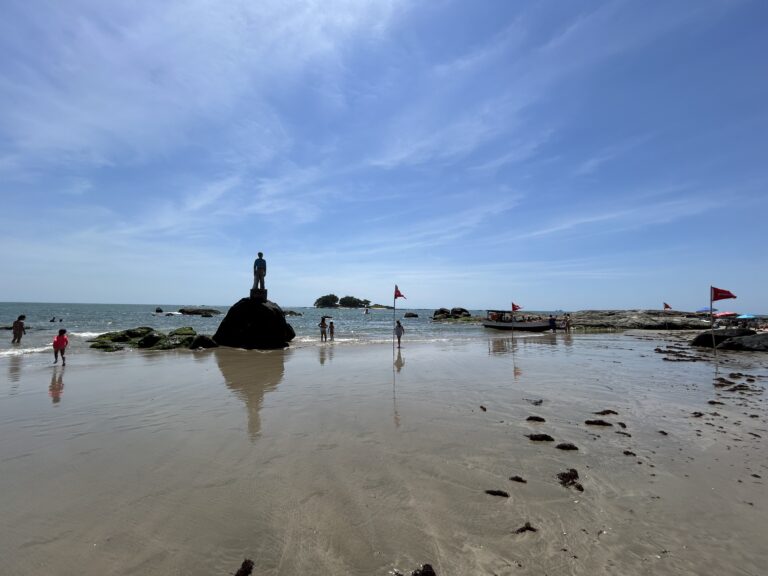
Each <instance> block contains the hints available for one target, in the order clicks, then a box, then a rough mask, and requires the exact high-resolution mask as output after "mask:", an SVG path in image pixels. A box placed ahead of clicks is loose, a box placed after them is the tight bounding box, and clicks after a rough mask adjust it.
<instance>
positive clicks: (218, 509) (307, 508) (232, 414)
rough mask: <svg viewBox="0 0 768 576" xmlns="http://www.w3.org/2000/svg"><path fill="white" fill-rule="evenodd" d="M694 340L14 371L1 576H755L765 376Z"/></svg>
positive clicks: (82, 364)
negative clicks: (246, 575) (421, 574)
mask: <svg viewBox="0 0 768 576" xmlns="http://www.w3.org/2000/svg"><path fill="white" fill-rule="evenodd" d="M684 341H685V340H684V338H683V337H682V336H675V335H660V334H648V333H624V334H592V335H576V336H567V335H563V334H558V335H539V336H531V337H523V338H519V337H515V338H512V337H489V338H488V339H487V340H475V341H455V342H453V341H446V342H438V343H414V344H409V343H408V342H407V339H406V341H405V342H404V347H403V349H402V350H401V351H400V354H399V356H398V355H396V354H394V353H393V350H392V348H391V346H388V345H381V344H373V345H348V346H345V345H334V344H328V345H324V346H309V345H307V346H304V347H294V348H290V349H288V350H285V351H277V352H256V351H250V352H248V351H242V350H234V349H217V350H212V351H205V352H194V353H193V352H186V351H183V352H166V353H141V352H135V351H134V352H126V353H117V354H113V355H109V354H99V353H93V352H83V353H80V354H73V355H72V356H71V357H70V356H68V365H67V366H66V368H62V367H60V366H57V367H54V366H51V365H50V364H48V362H49V361H50V360H51V359H50V358H48V357H47V355H46V357H45V358H43V357H42V355H40V357H36V356H28V357H23V358H16V357H12V358H3V359H2V361H1V362H0V373H2V374H4V375H5V376H6V378H5V382H6V383H5V384H4V386H3V388H2V389H1V390H0V470H1V472H0V533H2V538H0V573H2V574H13V575H39V574H57V575H97V574H98V575H103V574H120V575H127V574H141V575H155V574H157V575H160V574H162V575H166V574H200V575H226V574H232V573H233V572H235V570H237V568H238V567H239V566H240V563H241V562H242V560H243V559H244V558H251V559H252V560H253V561H254V574H260V575H262V574H284V575H298V574H361V575H362V574H380V575H385V574H391V573H393V571H395V570H398V571H400V572H402V573H406V574H407V573H410V571H412V570H413V569H415V568H417V567H418V566H419V565H421V564H423V563H429V564H431V565H432V566H433V567H434V568H435V570H436V572H437V574H439V575H441V576H446V575H467V574H489V575H490V574H531V575H532V574H584V575H587V574H624V575H634V574H655V575H658V574H704V573H708V574H738V575H755V576H756V575H758V574H763V573H764V571H765V567H766V566H768V547H766V546H765V534H766V532H768V498H767V497H766V485H765V479H766V476H767V475H768V451H766V449H765V441H766V437H768V422H767V421H766V418H767V417H768V414H767V413H766V404H765V399H764V397H765V394H764V389H765V386H766V384H767V383H768V357H767V356H766V355H760V354H749V353H743V354H735V353H731V354H720V355H719V361H718V363H717V364H715V363H714V362H713V359H712V357H711V355H710V354H709V353H708V352H706V351H704V352H700V351H693V350H691V349H690V348H688V347H687V346H685V345H684V344H683V342H684ZM531 417H535V418H532V419H529V418H531ZM587 421H591V422H592V423H591V424H587V423H586V422H587ZM546 437H550V438H551V439H552V440H546V439H541V440H540V439H539V438H546ZM566 444H570V445H571V446H563V445H566ZM558 445H560V448H558ZM574 447H575V448H576V449H573V448H574ZM564 448H571V449H564ZM571 471H575V473H576V475H575V476H573V474H572V473H571ZM569 474H570V475H569ZM558 475H561V476H560V477H558ZM512 478H514V479H512ZM526 526H527V529H524V530H521V529H523V528H526Z"/></svg>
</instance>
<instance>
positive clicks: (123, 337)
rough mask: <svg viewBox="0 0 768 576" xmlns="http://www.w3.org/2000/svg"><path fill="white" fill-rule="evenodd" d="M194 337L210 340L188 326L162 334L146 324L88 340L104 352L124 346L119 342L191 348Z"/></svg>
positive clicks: (152, 347) (150, 347)
mask: <svg viewBox="0 0 768 576" xmlns="http://www.w3.org/2000/svg"><path fill="white" fill-rule="evenodd" d="M196 338H208V339H209V340H210V337H208V336H198V335H197V333H196V332H195V330H194V329H193V328H191V327H189V326H187V327H184V328H177V329H176V330H172V331H171V332H170V333H168V334H163V333H162V332H158V331H157V330H155V329H153V328H150V327H148V326H140V327H138V328H130V329H128V330H122V331H120V332H107V333H106V334H102V335H100V336H97V337H96V338H95V339H93V340H89V342H91V348H94V349H96V350H102V351H104V352H117V351H118V350H122V349H123V348H124V347H125V346H121V345H120V344H125V345H126V346H130V347H132V348H141V349H143V350H175V349H177V348H191V347H192V343H193V342H194V340H195V339H196ZM199 347H203V346H202V345H201V346H199ZM208 347H210V346H208Z"/></svg>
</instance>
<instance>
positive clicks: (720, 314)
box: [715, 312, 739, 318]
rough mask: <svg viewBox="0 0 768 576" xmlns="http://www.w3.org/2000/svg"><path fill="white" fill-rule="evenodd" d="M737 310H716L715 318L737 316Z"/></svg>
mask: <svg viewBox="0 0 768 576" xmlns="http://www.w3.org/2000/svg"><path fill="white" fill-rule="evenodd" d="M738 315H739V313H738V312H718V313H717V314H715V318H728V317H730V316H738Z"/></svg>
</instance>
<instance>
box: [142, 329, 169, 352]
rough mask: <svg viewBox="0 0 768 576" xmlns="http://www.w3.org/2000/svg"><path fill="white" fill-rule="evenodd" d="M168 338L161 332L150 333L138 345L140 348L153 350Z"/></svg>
mask: <svg viewBox="0 0 768 576" xmlns="http://www.w3.org/2000/svg"><path fill="white" fill-rule="evenodd" d="M166 338H167V336H165V334H161V333H160V332H150V333H149V334H147V335H146V336H144V337H143V338H141V339H140V340H139V341H138V342H137V343H136V345H137V346H138V347H139V348H152V347H153V346H155V345H157V344H159V343H160V342H162V341H163V340H164V339H166Z"/></svg>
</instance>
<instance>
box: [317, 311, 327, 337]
mask: <svg viewBox="0 0 768 576" xmlns="http://www.w3.org/2000/svg"><path fill="white" fill-rule="evenodd" d="M318 326H319V327H320V342H325V341H327V340H328V334H327V332H326V331H327V330H328V325H327V324H326V323H325V316H323V317H322V318H321V319H320V324H318Z"/></svg>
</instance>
